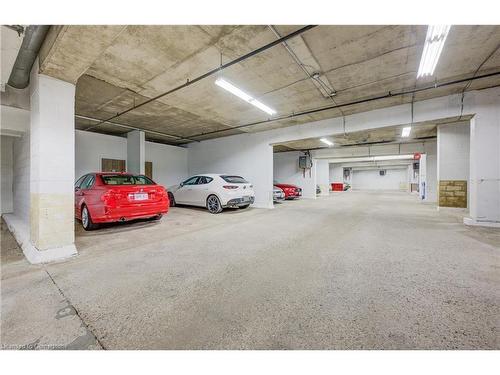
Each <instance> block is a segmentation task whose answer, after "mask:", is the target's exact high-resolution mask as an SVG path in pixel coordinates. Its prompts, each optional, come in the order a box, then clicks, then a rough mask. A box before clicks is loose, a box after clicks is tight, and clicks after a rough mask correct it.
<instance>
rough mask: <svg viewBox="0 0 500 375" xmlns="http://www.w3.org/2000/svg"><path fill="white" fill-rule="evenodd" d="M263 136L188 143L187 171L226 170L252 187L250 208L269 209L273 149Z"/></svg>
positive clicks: (222, 171)
mask: <svg viewBox="0 0 500 375" xmlns="http://www.w3.org/2000/svg"><path fill="white" fill-rule="evenodd" d="M265 139H266V137H265V135H264V136H262V135H260V134H243V135H238V136H232V137H226V138H219V139H211V140H207V141H203V142H197V143H191V144H189V154H188V170H189V174H190V175H193V174H197V173H230V174H235V175H240V176H243V177H245V178H246V179H247V180H248V181H250V182H251V183H252V184H253V186H254V191H255V203H254V204H253V206H254V207H262V208H272V207H273V198H272V189H273V149H272V147H271V146H270V145H269V142H266V141H265Z"/></svg>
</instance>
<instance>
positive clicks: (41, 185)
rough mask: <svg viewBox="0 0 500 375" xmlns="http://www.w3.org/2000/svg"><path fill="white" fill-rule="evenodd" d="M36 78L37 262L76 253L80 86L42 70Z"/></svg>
mask: <svg viewBox="0 0 500 375" xmlns="http://www.w3.org/2000/svg"><path fill="white" fill-rule="evenodd" d="M35 67H36V68H34V69H33V71H32V74H31V81H30V95H31V119H30V242H31V246H27V247H26V248H23V250H24V252H25V255H26V257H27V258H28V260H29V261H31V262H32V263H41V262H49V261H53V260H59V259H62V258H66V257H69V256H72V255H75V254H76V253H77V252H76V248H75V245H74V241H75V232H74V187H73V186H74V181H75V117H74V114H75V113H74V108H75V85H73V84H71V83H67V82H64V81H61V80H58V79H55V78H51V77H48V76H44V75H41V74H38V73H37V71H38V69H37V68H38V65H37V64H36V65H35Z"/></svg>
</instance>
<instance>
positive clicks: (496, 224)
mask: <svg viewBox="0 0 500 375" xmlns="http://www.w3.org/2000/svg"><path fill="white" fill-rule="evenodd" d="M464 224H465V225H470V226H478V227H488V228H500V222H498V221H481V220H476V219H474V218H472V217H464Z"/></svg>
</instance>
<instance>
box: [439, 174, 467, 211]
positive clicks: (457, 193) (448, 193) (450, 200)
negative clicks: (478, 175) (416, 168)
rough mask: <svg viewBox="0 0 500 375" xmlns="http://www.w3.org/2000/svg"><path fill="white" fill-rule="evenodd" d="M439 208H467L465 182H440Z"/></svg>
mask: <svg viewBox="0 0 500 375" xmlns="http://www.w3.org/2000/svg"><path fill="white" fill-rule="evenodd" d="M439 206H440V207H460V208H467V181H466V180H440V181H439Z"/></svg>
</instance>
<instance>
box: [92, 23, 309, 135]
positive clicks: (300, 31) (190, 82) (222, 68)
mask: <svg viewBox="0 0 500 375" xmlns="http://www.w3.org/2000/svg"><path fill="white" fill-rule="evenodd" d="M316 26H317V25H307V26H304V27H302V28H300V29H298V30H295V31H294V32H292V33H290V34H288V35H285V36H284V37H282V38H280V39H276V40H275V41H274V42H271V43H268V44H266V45H264V46H262V47H260V48H257V49H256V50H253V51H251V52H249V53H247V54H246V55H243V56H240V57H238V58H236V59H234V60H231V61H229V62H228V63H225V64H221V65H220V66H219V67H218V68H215V69H212V70H210V71H208V72H206V73H205V74H202V75H201V76H198V77H196V78H193V79H191V80H189V79H188V80H187V81H186V83H184V84H182V85H180V86H177V87H174V88H173V89H171V90H168V91H166V92H164V93H162V94H159V95H157V96H155V97H153V98H150V99H148V100H146V101H144V102H142V103H140V104H137V105H135V106H133V107H131V108H129V109H127V110H125V111H122V112H119V113H117V114H116V115H113V116H111V117H109V118H107V119H105V120H102V121H101V122H99V123H98V124H95V125H93V126H91V127H89V128H87V129H85V130H90V129H92V128H95V127H97V126H99V125H101V124H104V123H105V122H108V121H111V120H113V119H115V118H117V117H120V116H122V115H124V114H126V113H129V112H132V111H134V110H136V109H137V108H140V107H142V106H144V105H146V104H149V103H151V102H153V101H155V100H158V99H160V98H163V97H165V96H167V95H170V94H172V93H174V92H176V91H179V90H181V89H183V88H186V87H188V86H191V85H192V84H195V83H196V82H198V81H201V80H202V79H205V78H207V77H210V76H212V75H214V74H216V73H219V72H220V71H222V70H224V69H226V68H229V67H230V66H232V65H234V64H237V63H240V62H242V61H244V60H246V59H248V58H249V57H252V56H255V55H257V54H259V53H261V52H264V51H266V50H268V49H269V48H272V47H274V46H276V45H278V44H281V43H282V42H283V41H285V40H288V39H290V38H293V37H295V36H297V35H300V34H302V33H303V32H306V31H307V30H310V29H312V28H314V27H316ZM228 130H230V129H228Z"/></svg>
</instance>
